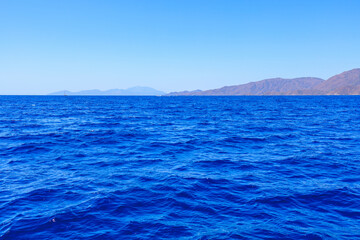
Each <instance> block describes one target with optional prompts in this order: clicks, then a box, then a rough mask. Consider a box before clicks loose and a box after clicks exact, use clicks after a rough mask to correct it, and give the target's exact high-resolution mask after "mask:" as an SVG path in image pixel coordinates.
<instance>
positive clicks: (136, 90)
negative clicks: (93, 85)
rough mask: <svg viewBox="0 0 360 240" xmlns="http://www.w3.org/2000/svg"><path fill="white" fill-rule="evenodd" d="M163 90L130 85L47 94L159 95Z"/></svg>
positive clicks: (162, 93)
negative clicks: (104, 89)
mask: <svg viewBox="0 0 360 240" xmlns="http://www.w3.org/2000/svg"><path fill="white" fill-rule="evenodd" d="M164 94H165V92H162V91H158V90H156V89H153V88H150V87H132V88H127V89H110V90H106V91H101V90H98V89H93V90H84V91H80V92H70V91H67V90H63V91H59V92H54V93H50V94H49V95H76V96H99V95H107V96H159V95H164Z"/></svg>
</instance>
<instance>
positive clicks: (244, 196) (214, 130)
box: [0, 96, 360, 239]
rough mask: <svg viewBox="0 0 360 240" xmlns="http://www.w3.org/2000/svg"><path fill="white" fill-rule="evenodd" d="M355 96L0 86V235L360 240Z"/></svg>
mask: <svg viewBox="0 0 360 240" xmlns="http://www.w3.org/2000/svg"><path fill="white" fill-rule="evenodd" d="M359 111H360V97H358V96H327V97H47V96H1V97H0V238H1V239H162V238H170V239H360V112H359Z"/></svg>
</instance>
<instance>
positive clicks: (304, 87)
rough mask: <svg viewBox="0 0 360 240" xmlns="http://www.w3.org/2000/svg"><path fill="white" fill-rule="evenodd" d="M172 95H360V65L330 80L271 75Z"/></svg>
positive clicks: (172, 94)
mask: <svg viewBox="0 0 360 240" xmlns="http://www.w3.org/2000/svg"><path fill="white" fill-rule="evenodd" d="M168 95H169V96H211V95H214V96H222V95H225V96H226V95H360V68H357V69H353V70H350V71H346V72H343V73H340V74H337V75H335V76H333V77H330V78H329V79H327V80H324V79H321V78H316V77H301V78H293V79H284V78H271V79H265V80H261V81H257V82H250V83H246V84H241V85H234V86H225V87H222V88H217V89H211V90H206V91H201V90H195V91H183V92H172V93H169V94H168Z"/></svg>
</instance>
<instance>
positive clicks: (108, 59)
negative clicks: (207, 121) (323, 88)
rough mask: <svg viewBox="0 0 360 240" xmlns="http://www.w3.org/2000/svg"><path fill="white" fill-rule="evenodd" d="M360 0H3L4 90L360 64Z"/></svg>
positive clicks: (166, 84)
mask: <svg viewBox="0 0 360 240" xmlns="http://www.w3.org/2000/svg"><path fill="white" fill-rule="evenodd" d="M359 12H360V1H358V0H316V1H314V0H312V1H308V0H291V1H287V0H151V1H149V0H96V1H95V0H51V1H47V0H16V1H14V0H1V1H0V94H47V93H51V92H54V91H59V90H65V89H66V90H70V91H79V90H86V89H100V90H106V89H114V88H121V89H123V88H129V87H133V86H148V87H153V88H156V89H158V90H162V91H165V92H172V91H181V90H195V89H201V90H206V89H213V88H218V87H222V86H228V85H237V84H242V83H247V82H251V81H258V80H262V79H266V78H272V77H284V78H293V77H306V76H312V77H321V78H324V79H327V78H329V77H331V76H332V75H335V74H338V73H341V72H343V71H346V70H350V69H353V68H359V67H360V14H359Z"/></svg>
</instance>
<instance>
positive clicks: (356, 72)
mask: <svg viewBox="0 0 360 240" xmlns="http://www.w3.org/2000/svg"><path fill="white" fill-rule="evenodd" d="M314 89H316V90H319V91H321V92H324V93H326V94H329V95H350V94H359V92H360V91H359V90H360V69H359V68H357V69H353V70H350V71H346V72H343V73H340V74H338V75H335V76H333V77H331V78H329V79H328V80H326V81H324V82H322V83H320V84H319V85H317V86H315V87H314Z"/></svg>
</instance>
